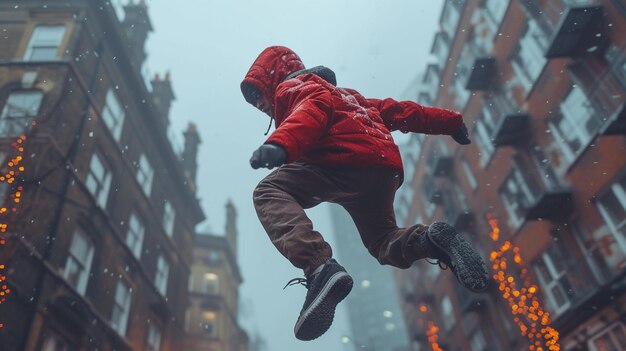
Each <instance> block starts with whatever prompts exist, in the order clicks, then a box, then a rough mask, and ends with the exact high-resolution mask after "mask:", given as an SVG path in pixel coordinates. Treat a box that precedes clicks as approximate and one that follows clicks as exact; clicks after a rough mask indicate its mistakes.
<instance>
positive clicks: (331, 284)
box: [241, 46, 489, 340]
mask: <svg viewBox="0 0 626 351" xmlns="http://www.w3.org/2000/svg"><path fill="white" fill-rule="evenodd" d="M241 91H242V92H243V95H244V97H245V99H246V101H248V102H249V103H250V104H252V105H253V106H255V107H256V108H258V109H259V110H261V111H263V112H265V113H266V114H268V115H269V116H270V117H272V118H273V119H274V121H275V124H276V130H275V131H274V132H273V133H272V134H271V135H270V137H269V138H268V139H267V140H266V141H265V143H264V144H263V145H262V146H261V147H259V148H258V149H257V150H256V151H254V153H253V154H252V158H251V159H250V164H251V166H252V167H253V168H255V169H256V168H260V167H265V168H269V169H272V168H274V167H278V169H276V170H274V171H273V172H272V173H270V174H269V175H268V176H267V177H265V178H264V179H263V180H262V181H261V182H260V183H259V185H258V186H257V187H256V189H255V191H254V206H255V208H256V211H257V214H258V216H259V219H260V221H261V223H262V225H263V227H264V228H265V230H266V232H267V234H268V235H269V237H270V239H271V241H272V243H273V244H274V245H275V246H276V248H277V249H278V251H279V252H280V253H281V254H283V256H285V257H286V258H287V259H288V260H289V261H290V262H291V263H292V264H293V265H294V266H296V267H298V268H301V269H302V270H304V275H305V277H306V278H305V279H303V278H297V279H293V280H292V281H290V282H289V283H288V285H289V284H295V283H302V284H303V285H304V286H306V287H307V289H308V292H307V295H306V298H305V301H304V306H303V307H302V310H301V312H300V316H299V318H298V320H297V322H296V325H295V328H294V331H295V335H296V337H297V338H298V339H300V340H312V339H315V338H317V337H319V336H320V335H322V334H324V333H325V332H326V331H327V330H328V328H330V325H331V324H332V321H333V317H334V313H335V308H336V306H337V304H338V303H339V302H340V301H341V300H343V299H344V298H345V297H346V296H347V295H348V294H349V293H350V290H351V289H352V284H353V282H352V278H351V277H350V275H348V273H347V272H346V270H345V269H344V268H343V267H342V266H341V265H339V264H338V263H337V261H335V260H334V259H333V258H332V250H331V247H330V245H329V244H328V243H327V242H326V241H324V238H323V237H322V235H321V234H320V233H319V232H317V231H315V230H314V229H313V225H312V223H311V221H310V220H309V218H308V217H307V216H306V214H305V211H304V209H308V208H311V207H314V206H316V205H318V204H320V203H322V202H333V203H337V204H339V205H341V206H343V207H344V208H345V209H346V210H347V211H348V213H349V214H350V216H351V217H352V219H353V220H354V223H355V225H356V227H357V229H358V231H359V234H360V236H361V239H362V241H363V244H364V245H365V247H366V248H367V250H368V251H369V253H370V254H371V255H372V256H374V257H375V258H376V259H377V260H378V262H380V264H388V265H392V266H395V267H398V268H408V267H410V266H411V264H412V263H413V262H414V261H416V260H419V259H424V258H431V259H435V260H438V261H440V262H441V263H443V264H445V265H446V266H447V267H450V268H451V270H452V272H454V274H455V276H456V277H457V279H458V280H459V282H460V283H461V284H462V285H463V286H464V287H465V288H467V289H469V290H472V291H482V290H484V289H485V288H486V287H487V282H488V279H489V278H488V277H489V274H488V272H487V269H486V266H485V263H484V261H483V260H482V258H481V257H480V256H479V255H478V253H476V251H474V249H472V247H471V246H470V245H469V244H468V243H467V242H466V241H465V240H464V239H463V237H462V236H461V235H460V234H458V233H457V231H456V230H455V229H454V227H452V226H450V225H449V224H446V223H443V222H435V223H433V224H431V225H429V226H426V225H423V224H415V225H413V226H411V227H409V228H398V226H397V224H396V220H395V216H394V210H393V202H394V195H395V192H396V190H397V189H398V187H399V186H400V185H401V183H402V179H403V169H402V160H401V159H400V153H399V151H398V147H397V146H396V144H395V143H394V141H393V138H392V137H391V133H390V131H393V130H399V131H402V132H405V133H407V132H413V133H425V134H443V135H450V136H452V138H453V139H454V140H455V141H456V142H458V143H459V144H461V145H466V144H469V143H470V140H469V136H468V131H467V128H466V126H465V124H464V123H463V120H462V116H461V115H460V114H459V113H456V112H453V111H450V110H445V109H441V108H436V107H426V106H421V105H419V104H417V103H415V102H411V101H401V102H398V101H394V100H393V99H384V100H379V99H367V98H365V97H363V96H362V95H361V94H359V93H358V92H357V91H355V90H353V89H346V88H338V87H336V81H335V75H334V73H333V72H332V71H331V70H329V69H327V68H325V67H321V66H318V67H314V68H311V69H305V67H304V64H303V63H302V61H301V60H300V58H299V57H298V56H297V55H296V54H295V53H294V52H293V51H291V50H290V49H288V48H286V47H282V46H273V47H269V48H267V49H265V50H264V51H263V52H262V53H261V54H260V55H259V57H258V58H257V59H256V60H255V61H254V63H253V64H252V67H251V68H250V70H249V71H248V73H247V74H246V76H245V78H244V80H243V82H242V83H241Z"/></svg>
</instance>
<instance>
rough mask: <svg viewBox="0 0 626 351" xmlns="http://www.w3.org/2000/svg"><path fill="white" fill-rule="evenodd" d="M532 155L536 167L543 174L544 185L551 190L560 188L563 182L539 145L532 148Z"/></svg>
mask: <svg viewBox="0 0 626 351" xmlns="http://www.w3.org/2000/svg"><path fill="white" fill-rule="evenodd" d="M530 153H531V156H532V160H533V163H534V165H535V167H536V168H537V169H538V170H539V171H540V172H541V179H542V181H543V184H544V185H545V186H546V187H547V188H549V189H551V188H558V187H559V186H560V184H561V182H560V181H559V178H558V177H557V176H556V172H555V171H554V168H552V165H551V164H550V162H549V160H548V155H546V153H545V152H544V151H543V150H542V149H541V147H540V146H539V145H537V144H534V145H533V146H532V148H531V150H530Z"/></svg>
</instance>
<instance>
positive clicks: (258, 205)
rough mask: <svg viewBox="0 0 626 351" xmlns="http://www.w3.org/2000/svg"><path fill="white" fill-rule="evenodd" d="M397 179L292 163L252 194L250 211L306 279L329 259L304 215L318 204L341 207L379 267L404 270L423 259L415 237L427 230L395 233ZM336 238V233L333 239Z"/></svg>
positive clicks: (373, 171) (385, 173) (389, 172)
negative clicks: (335, 204)
mask: <svg viewBox="0 0 626 351" xmlns="http://www.w3.org/2000/svg"><path fill="white" fill-rule="evenodd" d="M400 183H401V177H400V174H399V173H398V172H397V171H396V170H393V169H390V168H366V167H363V168H342V167H329V166H320V165H313V164H309V163H305V162H300V161H298V162H294V163H289V164H286V165H283V166H281V167H279V168H278V169H276V170H274V171H273V172H272V173H270V174H269V175H268V176H267V177H265V178H264V179H263V180H262V181H261V182H260V183H259V185H257V187H256V189H255V190H254V206H255V209H256V212H257V215H258V216H259V220H260V221H261V224H262V225H263V227H264V228H265V231H266V232H267V234H268V235H269V237H270V239H271V240H272V243H273V244H274V246H276V248H277V249H278V251H280V253H281V254H282V255H283V256H285V257H286V258H287V259H288V260H289V261H290V262H291V263H292V264H293V265H294V266H296V267H298V268H301V269H303V270H304V274H305V275H306V276H307V277H308V276H309V274H310V273H312V272H313V270H315V268H317V267H318V266H319V265H320V264H322V263H324V262H325V261H326V260H327V259H328V258H330V257H332V249H331V247H330V245H329V244H328V243H327V242H326V241H324V238H323V237H322V235H321V234H320V233H319V232H317V231H315V230H314V229H313V224H312V223H311V220H310V219H309V218H308V217H307V215H306V214H305V212H304V209H308V208H312V207H314V206H316V205H318V204H320V203H322V202H332V203H337V204H339V205H341V206H343V207H344V208H345V209H346V210H347V211H348V213H349V214H350V216H351V217H352V220H353V221H354V223H355V225H356V227H357V230H358V231H359V234H360V236H361V240H362V241H363V243H364V245H365V247H366V248H367V250H368V251H369V253H370V254H371V255H372V256H374V257H375V258H376V259H377V260H378V262H380V264H388V265H392V266H395V267H399V268H408V267H410V266H411V264H412V263H413V262H414V261H415V260H417V259H419V258H423V257H424V253H423V252H421V251H422V250H420V249H419V247H418V245H417V244H418V242H419V241H418V240H417V237H418V235H420V234H422V233H423V232H425V231H426V230H427V228H428V227H427V226H425V225H421V224H416V225H414V226H412V227H409V228H398V226H397V225H396V219H395V214H394V211H393V201H394V196H395V192H396V190H397V189H398V187H399V186H400ZM338 235H341V233H338Z"/></svg>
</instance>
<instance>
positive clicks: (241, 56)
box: [147, 0, 443, 351]
mask: <svg viewBox="0 0 626 351" xmlns="http://www.w3.org/2000/svg"><path fill="white" fill-rule="evenodd" d="M147 3H148V6H149V11H150V16H151V19H152V24H153V26H154V29H155V31H154V32H153V33H152V35H151V36H150V38H149V40H148V45H147V51H148V54H149V57H148V61H147V67H148V68H149V69H150V70H151V71H152V72H153V73H164V72H165V71H167V70H169V71H171V77H172V81H173V87H174V92H175V94H176V97H177V100H176V101H175V102H174V104H173V107H172V111H171V113H170V118H171V120H172V126H171V128H173V129H174V131H176V132H177V133H178V134H180V133H181V132H182V130H183V129H184V128H185V126H186V125H187V123H188V122H190V121H191V122H194V123H196V124H197V125H198V128H199V132H200V135H201V138H202V141H203V142H202V145H201V148H200V154H199V170H198V196H199V197H200V198H201V202H202V207H203V208H204V210H205V213H206V215H207V218H208V219H207V221H206V222H205V223H203V224H201V225H200V226H199V229H200V230H202V229H205V230H211V231H213V232H216V233H222V232H223V228H224V215H225V211H224V204H225V203H226V201H227V200H228V199H229V198H230V199H232V201H233V202H234V204H235V206H236V207H237V209H238V212H239V217H238V227H239V244H240V246H239V250H238V253H239V263H240V268H241V270H242V274H243V278H244V284H243V285H242V289H241V296H242V299H241V301H242V308H243V312H244V313H243V315H242V317H243V320H242V322H243V323H242V324H243V325H244V327H245V328H246V330H247V331H248V332H249V333H250V334H254V333H255V332H258V333H259V334H261V335H262V336H263V337H264V338H265V339H266V340H267V344H268V345H267V346H268V348H267V351H270V350H271V351H287V350H299V351H320V350H348V348H347V347H345V346H344V345H342V344H341V342H340V339H341V336H342V335H348V334H349V333H350V332H349V326H348V324H347V318H346V316H345V309H344V308H345V306H342V305H340V308H339V310H338V315H337V316H336V319H335V323H334V325H333V326H332V327H331V329H330V331H329V332H327V333H326V334H325V335H323V336H322V337H321V338H319V339H318V340H315V341H312V342H301V341H298V340H297V339H295V337H294V336H293V325H294V323H295V320H296V318H297V316H298V313H299V311H300V309H301V307H302V303H303V301H304V296H305V293H306V290H305V288H304V287H300V286H294V287H290V288H288V289H286V290H282V287H283V286H284V285H285V283H286V282H287V281H288V280H289V279H291V278H294V277H298V276H301V275H302V272H301V271H299V270H297V269H295V268H293V267H292V266H291V264H290V263H289V262H288V261H287V260H286V259H284V258H283V257H282V256H281V255H280V254H279V253H278V252H277V251H276V250H275V248H274V247H273V246H272V245H271V243H270V241H269V239H268V238H267V235H266V234H265V232H264V231H263V228H262V227H261V225H260V224H259V222H258V219H257V217H256V214H255V212H254V208H253V206H252V191H253V189H254V187H255V186H256V184H257V183H258V182H259V181H260V180H261V179H262V178H263V177H264V176H265V175H266V174H267V173H268V172H269V171H268V170H256V171H255V170H253V169H251V168H250V166H249V163H248V160H249V158H250V155H251V154H252V152H253V151H254V150H255V149H256V148H257V147H258V146H260V145H261V144H262V143H263V141H264V140H265V139H266V137H265V136H263V133H264V132H265V130H266V128H267V124H268V122H269V120H268V117H267V116H265V115H264V114H262V113H261V112H259V111H257V110H255V109H254V108H253V107H252V106H250V105H248V104H247V103H246V102H245V101H244V100H243V98H242V96H241V92H240V90H239V83H240V82H241V80H242V78H243V77H244V75H245V73H246V72H247V70H248V68H249V67H250V65H251V63H252V62H253V60H254V59H255V58H256V57H257V55H258V54H259V53H260V52H261V51H262V50H263V49H264V48H265V47H267V46H271V45H284V46H288V47H290V48H292V49H293V50H294V51H296V52H297V53H298V54H299V56H300V57H301V58H302V60H303V61H304V64H305V65H306V66H307V67H312V66H316V65H325V66H327V67H330V68H332V69H333V70H335V73H336V74H337V80H338V84H339V85H340V86H346V87H351V88H355V89H357V90H359V91H360V92H361V93H363V94H364V95H365V96H368V97H381V98H384V97H394V98H398V99H399V98H401V97H402V93H403V92H404V91H405V90H406V88H407V87H408V86H409V84H410V83H411V82H413V81H414V80H415V77H416V76H417V75H418V74H419V73H421V72H422V71H423V70H424V67H425V64H426V63H427V62H428V61H430V60H431V58H430V54H429V52H430V46H431V43H432V38H433V34H434V32H435V31H436V30H437V29H438V19H439V14H440V11H441V7H442V3H443V2H442V0H412V1H411V0H386V1H380V0H367V1H366V0H359V1H356V0H317V1H303V0H289V1H287V0H267V1H260V0H221V1H212V0H181V1H171V0H148V1H147ZM181 140H182V137H181ZM327 211H328V209H327V208H326V207H325V206H320V207H318V208H317V209H315V210H313V211H310V212H309V213H310V215H311V218H312V219H313V221H314V225H315V227H316V229H317V230H319V231H321V232H322V233H323V234H324V235H325V237H327V239H328V241H329V242H331V244H332V242H333V238H332V232H331V227H330V224H329V223H328V220H329V218H328V216H327ZM208 228H210V229H208ZM374 264H377V263H376V261H375V260H374V259H372V265H374ZM346 268H347V269H348V270H349V269H350V267H346ZM349 298H350V297H348V299H349ZM356 337H357V339H358V336H356ZM350 350H352V349H350Z"/></svg>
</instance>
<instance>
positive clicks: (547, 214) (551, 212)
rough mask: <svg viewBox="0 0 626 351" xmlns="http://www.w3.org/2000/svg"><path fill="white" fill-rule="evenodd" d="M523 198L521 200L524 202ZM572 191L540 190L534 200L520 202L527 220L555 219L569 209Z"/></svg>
mask: <svg viewBox="0 0 626 351" xmlns="http://www.w3.org/2000/svg"><path fill="white" fill-rule="evenodd" d="M524 199H525V198H522V200H524ZM571 199H572V191H571V190H570V189H556V188H555V189H549V188H543V189H541V190H540V191H539V192H538V193H537V194H536V196H535V197H534V199H532V200H531V201H529V202H526V201H522V207H523V208H524V210H525V211H526V213H525V216H524V217H525V218H526V219H527V220H537V219H543V218H546V219H555V218H557V217H559V216H560V215H561V214H563V213H564V211H569V209H570V208H571Z"/></svg>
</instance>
